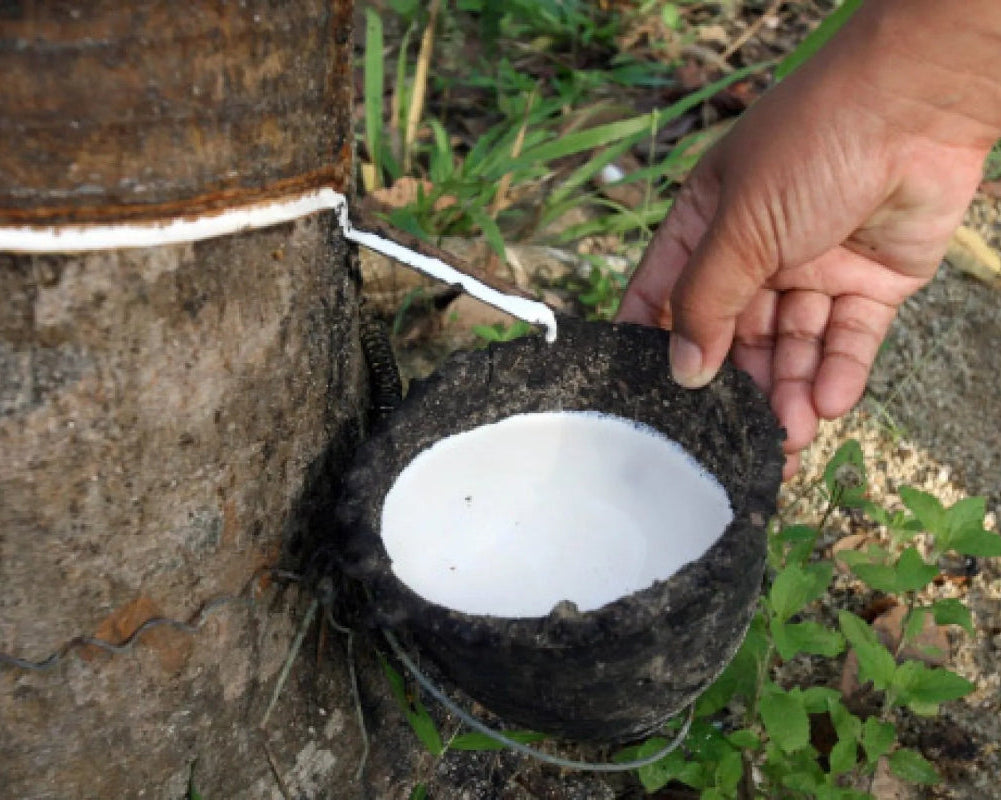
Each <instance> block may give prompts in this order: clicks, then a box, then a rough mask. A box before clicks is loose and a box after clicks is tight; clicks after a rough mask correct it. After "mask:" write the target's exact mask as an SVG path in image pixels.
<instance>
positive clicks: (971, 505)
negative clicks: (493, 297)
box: [945, 497, 987, 533]
mask: <svg viewBox="0 0 1001 800" xmlns="http://www.w3.org/2000/svg"><path fill="white" fill-rule="evenodd" d="M986 513H987V502H986V500H985V499H984V498H983V497H964V498H962V499H961V500H957V501H956V502H955V503H953V504H952V505H951V506H949V508H948V509H947V510H946V512H945V516H946V524H947V526H948V528H949V531H950V533H958V532H959V531H963V530H969V529H971V528H972V529H973V530H979V529H980V528H983V526H984V515H985V514H986Z"/></svg>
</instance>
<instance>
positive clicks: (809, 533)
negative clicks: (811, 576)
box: [779, 525, 817, 566]
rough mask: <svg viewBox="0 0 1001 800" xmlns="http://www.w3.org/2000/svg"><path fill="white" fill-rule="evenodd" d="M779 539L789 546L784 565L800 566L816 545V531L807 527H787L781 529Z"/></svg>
mask: <svg viewBox="0 0 1001 800" xmlns="http://www.w3.org/2000/svg"><path fill="white" fill-rule="evenodd" d="M779 538H780V539H781V541H782V542H783V543H785V544H787V545H789V549H788V551H786V556H785V558H786V563H787V564H800V565H801V566H802V564H803V563H804V562H805V561H806V560H807V558H809V556H810V554H811V553H812V552H813V548H814V547H815V546H816V544H817V529H816V528H813V527H811V526H809V525H789V526H787V527H785V528H783V529H782V531H781V533H780V534H779Z"/></svg>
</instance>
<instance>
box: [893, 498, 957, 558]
mask: <svg viewBox="0 0 1001 800" xmlns="http://www.w3.org/2000/svg"><path fill="white" fill-rule="evenodd" d="M900 499H901V500H903V501H904V505H905V506H907V507H908V508H909V509H910V510H911V513H913V514H914V516H915V517H917V519H918V522H920V523H921V525H922V526H923V527H924V529H925V530H926V531H928V533H930V534H932V535H934V536H936V537H941V536H945V537H946V538H948V535H949V531H948V526H947V524H946V517H945V508H944V507H943V506H942V504H941V503H940V502H939V500H938V498H937V497H935V495H932V494H928V493H927V492H922V491H921V490H920V489H915V488H913V487H912V486H901V487H900ZM939 544H940V545H941V546H943V547H945V546H946V544H945V543H944V542H939Z"/></svg>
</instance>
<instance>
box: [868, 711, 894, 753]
mask: <svg viewBox="0 0 1001 800" xmlns="http://www.w3.org/2000/svg"><path fill="white" fill-rule="evenodd" d="M896 739H897V729H896V728H894V727H893V724H892V723H890V722H880V721H879V720H878V719H877V718H876V717H869V719H867V720H866V721H865V722H864V723H862V748H863V749H864V750H865V757H866V759H868V761H869V763H870V764H875V763H876V760H877V759H878V758H879V757H880V756H882V755H886V753H887V752H889V750H890V748H891V747H892V746H893V743H894V742H895V741H896Z"/></svg>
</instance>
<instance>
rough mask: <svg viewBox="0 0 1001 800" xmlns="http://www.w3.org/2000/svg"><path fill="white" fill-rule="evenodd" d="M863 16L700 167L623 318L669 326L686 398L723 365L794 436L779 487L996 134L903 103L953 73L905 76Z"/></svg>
mask: <svg viewBox="0 0 1001 800" xmlns="http://www.w3.org/2000/svg"><path fill="white" fill-rule="evenodd" d="M867 5H868V4H867ZM886 5H891V6H892V5H893V4H886ZM865 10H866V6H864V7H863V11H860V12H858V14H857V15H856V17H855V18H854V19H853V20H852V21H851V22H850V23H849V25H848V26H846V28H845V29H844V30H843V31H842V35H841V36H840V37H839V38H838V39H836V40H835V41H833V42H832V43H831V44H830V45H829V46H828V47H827V48H825V50H824V51H822V52H821V54H819V55H818V56H817V57H815V58H814V59H813V60H812V61H811V62H809V63H808V64H807V65H805V66H804V67H803V68H801V69H800V70H799V71H798V72H796V73H794V74H793V75H792V76H790V77H789V78H788V79H787V80H786V81H785V82H783V83H782V84H780V85H779V86H778V87H776V88H775V89H774V90H772V91H771V92H769V93H768V94H766V95H765V96H764V97H763V98H762V99H761V100H760V101H759V102H758V103H757V104H756V105H755V106H754V107H752V108H751V109H750V111H749V112H748V113H747V114H745V115H744V117H742V118H741V119H740V121H739V122H738V123H737V124H736V125H735V127H734V129H733V130H732V131H731V132H730V134H729V135H728V136H727V137H725V138H724V139H723V140H722V141H721V142H720V143H719V144H717V145H716V146H715V147H714V148H713V149H712V150H711V151H710V152H709V153H707V155H706V156H705V157H704V158H703V159H702V160H701V161H700V163H699V164H698V166H697V167H696V168H695V170H694V171H693V172H692V174H691V175H690V177H689V179H688V181H687V182H686V184H685V185H684V187H682V189H681V191H680V192H679V194H678V196H677V198H676V200H675V204H674V207H673V209H672V211H671V213H670V215H669V216H668V218H667V219H666V220H665V222H664V223H663V224H662V225H661V227H660V229H659V230H658V231H657V234H656V236H655V237H654V239H653V241H652V242H651V243H650V246H649V248H648V249H647V251H646V253H645V254H644V257H643V260H642V262H641V264H640V266H639V268H638V270H637V272H636V274H635V276H634V277H633V280H632V282H631V283H630V285H629V288H628V289H627V291H626V294H625V296H624V297H623V299H622V304H621V306H620V311H619V319H621V320H626V321H632V322H640V323H644V324H651V325H660V326H662V327H666V328H671V329H673V330H674V335H673V336H672V339H671V352H670V358H671V368H672V372H673V374H674V376H675V379H676V380H677V381H678V382H679V383H682V384H683V385H685V386H689V387H698V386H702V385H704V384H705V383H707V382H708V381H709V380H710V379H711V378H712V376H713V375H714V374H715V373H716V371H717V370H718V369H719V367H720V365H721V363H722V362H723V359H724V358H725V357H726V355H727V353H728V352H729V353H730V355H731V358H732V360H733V362H734V363H735V364H736V365H737V366H739V367H741V368H742V369H744V370H746V371H747V372H749V373H750V374H751V376H752V377H753V379H754V380H755V382H756V383H757V384H758V385H759V387H760V388H761V389H762V390H763V391H764V392H765V393H766V394H767V395H768V397H769V399H770V402H771V405H772V409H773V410H774V412H775V414H776V416H777V417H778V418H779V420H780V422H781V423H782V424H783V426H784V427H785V428H786V432H787V439H786V441H785V445H784V447H785V451H786V453H787V461H786V467H785V471H784V475H785V477H787V478H788V477H791V475H792V474H794V473H795V471H796V469H797V468H798V461H799V456H798V452H799V451H800V450H801V449H802V448H803V447H805V446H806V445H808V444H809V443H810V441H811V440H812V439H813V437H814V435H815V433H816V428H817V423H818V418H829V419H832V418H836V417H838V416H841V415H842V414H844V413H845V412H847V411H848V410H849V409H850V408H851V407H852V406H853V405H854V404H855V403H856V402H857V401H858V399H859V398H860V396H861V394H862V391H863V390H864V388H865V383H866V379H867V377H868V374H869V370H870V368H871V366H872V362H873V360H874V358H875V356H876V352H877V349H878V347H879V344H880V342H881V341H882V340H883V338H884V336H885V335H886V332H887V329H888V328H889V325H890V323H891V322H892V320H893V318H894V315H895V313H896V309H897V307H898V306H899V304H900V303H901V302H903V300H904V299H905V298H907V297H908V296H909V295H910V294H912V293H913V292H915V291H916V290H917V289H919V288H920V287H921V286H922V285H924V284H925V283H926V282H927V281H928V280H929V279H930V278H931V277H932V276H933V275H934V272H935V270H936V268H937V266H938V264H939V262H940V260H941V258H942V256H943V254H944V253H945V249H946V245H947V243H948V240H949V237H950V235H951V233H952V231H953V230H954V229H955V228H956V226H957V225H958V224H959V223H960V221H961V220H962V216H963V213H964V211H965V209H966V207H967V205H968V204H969V201H970V199H971V197H972V196H973V193H974V191H975V190H976V186H977V184H978V182H979V180H980V177H981V174H982V173H981V170H982V165H983V159H984V156H985V155H986V153H987V151H988V150H989V148H990V146H991V144H992V142H993V141H994V139H995V138H996V137H997V136H998V134H999V133H1001V128H999V126H998V125H997V124H996V122H995V120H994V119H983V118H978V117H977V116H976V115H975V114H973V113H970V112H969V111H968V110H966V109H963V108H957V107H956V104H951V105H950V104H947V105H946V107H937V106H935V105H934V104H933V103H932V102H930V101H929V102H920V101H919V100H916V99H911V98H912V97H914V96H915V93H923V92H927V91H929V89H931V90H932V91H933V92H934V91H935V90H936V87H938V86H939V85H940V84H941V82H942V80H943V79H944V78H948V79H949V80H951V81H953V82H954V81H955V80H956V76H955V75H947V76H945V75H940V74H939V72H936V71H935V70H934V69H933V68H930V67H927V65H924V64H922V65H920V66H921V67H922V68H926V69H925V71H926V73H927V74H925V75H924V76H922V75H921V74H917V73H915V74H912V75H910V76H909V77H908V79H907V80H902V79H901V73H900V70H901V69H902V68H905V67H908V66H909V65H911V61H914V60H915V58H914V57H913V56H912V55H911V54H909V53H908V51H907V49H906V48H905V49H904V50H903V51H901V50H899V49H897V50H893V49H892V48H891V49H890V50H889V51H887V50H886V49H885V48H884V47H883V45H884V43H883V42H881V41H879V40H878V39H877V40H875V41H874V39H876V37H877V34H879V33H884V34H885V31H886V28H887V25H886V24H883V25H882V26H879V25H875V24H874V21H873V20H872V19H868V20H866V19H865V15H864V13H863V12H864V11H865ZM870 16H871V13H870ZM997 17H998V14H997V13H995V18H997ZM878 21H879V20H877V22H878ZM883 21H884V23H885V20H883ZM998 21H999V22H1001V20H998ZM890 27H891V28H892V25H891V26H890ZM898 33H899V32H898ZM881 48H883V49H882V50H881ZM898 48H899V43H898ZM933 67H934V65H933ZM901 84H902V86H901ZM902 88H904V89H909V91H910V92H911V95H908V94H907V93H906V92H904V91H902ZM999 98H1001V94H999ZM983 102H984V100H983V98H981V103H983ZM997 110H998V111H999V112H1001V103H999V104H998V107H997Z"/></svg>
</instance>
